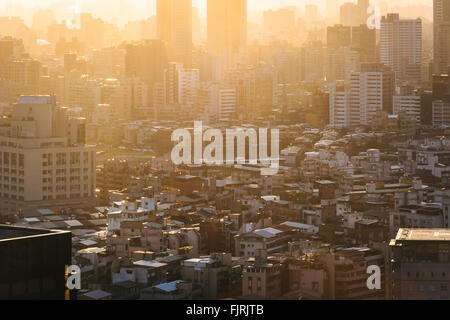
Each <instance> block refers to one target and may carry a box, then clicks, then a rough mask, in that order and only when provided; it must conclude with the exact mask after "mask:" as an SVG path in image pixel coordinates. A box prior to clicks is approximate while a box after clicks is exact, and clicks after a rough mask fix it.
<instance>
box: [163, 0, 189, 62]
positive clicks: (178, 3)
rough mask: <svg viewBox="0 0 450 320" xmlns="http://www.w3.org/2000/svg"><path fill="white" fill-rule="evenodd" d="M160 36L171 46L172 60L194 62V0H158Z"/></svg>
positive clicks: (170, 55) (170, 54)
mask: <svg viewBox="0 0 450 320" xmlns="http://www.w3.org/2000/svg"><path fill="white" fill-rule="evenodd" d="M156 20H157V22H156V25H157V27H156V28H157V35H158V38H159V39H160V40H162V41H164V42H165V43H166V44H167V46H168V48H169V57H170V58H171V59H170V60H174V61H177V62H182V63H183V64H184V65H185V66H190V65H191V64H192V0H157V2H156Z"/></svg>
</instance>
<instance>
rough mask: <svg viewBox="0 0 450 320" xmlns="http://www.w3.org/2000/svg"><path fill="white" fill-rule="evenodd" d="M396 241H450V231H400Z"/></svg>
mask: <svg viewBox="0 0 450 320" xmlns="http://www.w3.org/2000/svg"><path fill="white" fill-rule="evenodd" d="M395 240H400V241H450V229H399V230H398V233H397V236H396V238H395Z"/></svg>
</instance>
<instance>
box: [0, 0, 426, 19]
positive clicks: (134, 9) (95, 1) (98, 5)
mask: <svg viewBox="0 0 450 320" xmlns="http://www.w3.org/2000/svg"><path fill="white" fill-rule="evenodd" d="M77 2H78V3H79V4H80V6H81V8H82V11H84V12H86V11H89V12H91V13H92V14H93V15H94V16H97V17H99V18H102V19H105V20H110V21H113V22H117V23H119V24H123V23H124V22H125V21H132V20H139V19H145V18H146V17H150V16H153V15H155V14H156V0H33V1H30V0H2V1H1V2H0V10H1V11H3V13H5V12H4V10H5V8H6V7H8V6H10V5H11V4H13V5H14V4H20V5H21V6H23V7H24V9H25V12H23V13H17V12H10V14H11V15H21V16H24V17H25V20H26V22H27V23H29V22H30V21H31V14H32V12H33V11H34V10H33V9H37V8H41V9H45V8H48V7H49V6H50V5H52V6H53V7H52V9H54V10H55V11H56V14H57V19H58V20H59V19H60V18H61V15H62V14H64V13H65V10H64V8H65V6H67V7H69V6H71V5H73V4H75V3H77ZM345 2H354V3H356V2H357V0H339V4H343V3H345ZM380 2H381V3H382V2H385V3H388V5H389V6H390V7H391V8H392V7H395V6H414V5H428V6H430V7H431V6H432V5H433V1H432V0H371V1H370V3H371V4H377V3H380ZM105 3H107V5H105ZM247 3H248V12H249V21H252V20H259V19H260V17H259V15H258V14H257V13H258V12H260V11H263V10H268V9H276V8H281V7H285V6H297V7H299V8H300V10H304V7H305V5H306V4H315V5H317V6H318V7H319V12H320V13H321V14H322V13H324V12H325V4H326V0H315V1H313V0H247ZM130 4H131V6H130ZM192 4H193V6H194V7H198V8H199V13H200V15H201V16H202V17H203V18H205V16H206V0H192ZM12 11H14V9H12ZM119 17H120V18H119ZM125 17H126V18H125Z"/></svg>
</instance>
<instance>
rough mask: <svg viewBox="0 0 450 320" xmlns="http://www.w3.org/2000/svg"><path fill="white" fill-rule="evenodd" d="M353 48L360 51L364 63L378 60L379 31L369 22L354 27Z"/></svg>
mask: <svg viewBox="0 0 450 320" xmlns="http://www.w3.org/2000/svg"><path fill="white" fill-rule="evenodd" d="M351 47H352V50H353V51H356V52H358V53H359V56H360V59H361V62H362V63H371V62H376V61H377V50H376V48H377V32H376V30H375V29H369V28H368V27H367V24H362V25H360V26H356V27H352V45H351Z"/></svg>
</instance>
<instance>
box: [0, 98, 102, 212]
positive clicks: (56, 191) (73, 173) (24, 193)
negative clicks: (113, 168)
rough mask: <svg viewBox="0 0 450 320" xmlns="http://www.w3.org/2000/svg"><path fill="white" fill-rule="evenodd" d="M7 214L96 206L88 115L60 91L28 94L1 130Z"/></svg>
mask: <svg viewBox="0 0 450 320" xmlns="http://www.w3.org/2000/svg"><path fill="white" fill-rule="evenodd" d="M0 141H1V146H0V153H1V159H0V165H1V167H2V168H3V170H2V172H1V174H0V176H1V178H2V181H3V186H2V189H1V195H0V199H1V201H0V203H1V205H0V206H1V207H0V210H1V214H4V215H11V214H16V213H20V212H31V211H33V210H36V209H40V208H55V209H58V208H61V209H67V208H68V207H86V206H91V205H95V170H96V168H95V156H96V153H95V148H94V147H89V146H86V143H85V119H82V118H71V117H69V115H68V114H67V109H66V108H58V107H57V106H56V100H55V97H54V96H22V97H20V99H19V101H18V103H17V104H15V105H14V106H13V112H12V116H11V118H9V119H7V121H5V125H4V126H3V127H2V129H1V132H0Z"/></svg>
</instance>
